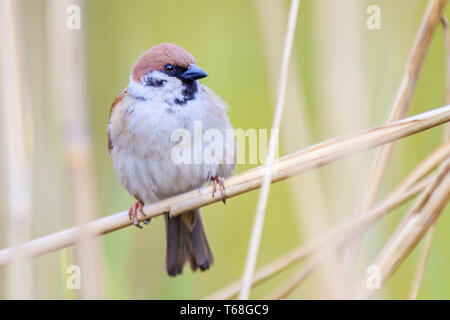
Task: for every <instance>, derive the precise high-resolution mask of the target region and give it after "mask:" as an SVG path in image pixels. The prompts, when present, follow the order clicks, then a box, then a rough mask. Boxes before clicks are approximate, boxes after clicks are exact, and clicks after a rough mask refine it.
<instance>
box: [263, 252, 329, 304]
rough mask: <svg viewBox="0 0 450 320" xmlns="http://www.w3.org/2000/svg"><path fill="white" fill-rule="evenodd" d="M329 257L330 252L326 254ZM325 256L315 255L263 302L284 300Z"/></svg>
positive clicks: (322, 254)
mask: <svg viewBox="0 0 450 320" xmlns="http://www.w3.org/2000/svg"><path fill="white" fill-rule="evenodd" d="M328 254H329V255H332V254H333V253H332V252H328ZM325 257H326V255H325V254H324V253H321V254H319V255H315V256H314V257H313V258H312V259H311V260H310V261H308V263H307V264H306V266H302V268H300V270H298V271H296V272H295V274H294V276H292V277H291V278H289V279H288V280H287V281H286V282H285V283H283V284H282V285H281V286H280V288H278V289H277V290H276V291H275V292H274V293H271V294H269V295H268V296H267V297H266V298H265V300H281V299H285V298H286V297H287V296H288V295H290V294H291V293H292V292H293V291H294V290H295V289H297V287H298V286H300V285H301V284H302V283H303V281H305V280H306V278H307V277H308V276H309V275H310V274H311V273H312V272H313V271H314V269H316V268H317V267H318V266H319V264H320V263H321V262H322V261H323V260H324V259H325Z"/></svg>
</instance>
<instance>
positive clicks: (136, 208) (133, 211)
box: [128, 201, 151, 229]
mask: <svg viewBox="0 0 450 320" xmlns="http://www.w3.org/2000/svg"><path fill="white" fill-rule="evenodd" d="M138 212H139V213H141V214H142V215H143V216H145V213H144V203H143V202H142V201H138V202H136V203H134V204H133V205H132V206H131V207H130V209H129V210H128V217H129V218H130V220H132V221H133V224H134V225H135V226H136V227H138V228H140V229H142V226H141V224H140V222H139V220H138V218H137V215H138ZM150 220H151V218H148V219H146V220H144V224H149V223H150Z"/></svg>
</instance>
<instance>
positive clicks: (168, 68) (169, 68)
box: [164, 64, 173, 71]
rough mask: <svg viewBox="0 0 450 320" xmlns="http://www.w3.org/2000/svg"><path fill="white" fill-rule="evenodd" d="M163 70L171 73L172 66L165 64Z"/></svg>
mask: <svg viewBox="0 0 450 320" xmlns="http://www.w3.org/2000/svg"><path fill="white" fill-rule="evenodd" d="M164 70H166V71H172V70H173V65H171V64H166V65H165V66H164Z"/></svg>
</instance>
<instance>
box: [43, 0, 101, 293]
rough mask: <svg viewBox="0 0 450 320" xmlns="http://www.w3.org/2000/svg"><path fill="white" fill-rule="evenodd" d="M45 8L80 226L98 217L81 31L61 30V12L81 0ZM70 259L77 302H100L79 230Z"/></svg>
mask: <svg viewBox="0 0 450 320" xmlns="http://www.w3.org/2000/svg"><path fill="white" fill-rule="evenodd" d="M49 4H50V5H49V6H48V9H49V16H52V17H53V19H51V21H52V23H50V24H49V25H48V29H49V30H48V31H49V32H48V33H49V34H50V35H51V37H50V41H51V43H52V45H51V46H50V48H51V49H50V50H51V55H52V61H53V63H52V71H53V72H52V78H53V80H54V86H55V93H56V94H55V96H56V97H57V100H58V101H57V104H58V105H59V114H60V117H61V123H62V135H63V148H64V153H65V163H66V168H67V176H68V189H69V190H68V192H69V195H70V197H69V202H70V204H69V205H68V208H70V210H69V214H70V215H71V217H72V221H74V223H75V224H76V225H80V226H83V225H85V224H87V223H88V222H90V221H92V220H94V219H96V218H97V217H98V216H99V210H98V207H99V205H98V203H97V198H98V196H97V187H96V181H95V175H94V155H93V144H92V138H91V133H90V130H89V116H88V110H89V109H88V105H87V96H86V87H85V84H86V82H87V79H86V75H85V72H84V71H85V69H86V66H85V59H84V31H83V30H84V28H81V30H71V29H68V28H66V16H65V15H62V14H61V12H65V11H66V8H67V7H69V5H77V6H79V7H82V5H83V1H81V0H77V1H73V0H65V1H61V0H52V1H51V2H50V3H49ZM75 260H76V263H77V264H78V265H80V267H81V269H82V270H83V278H82V281H83V284H82V289H81V290H80V294H81V296H82V298H85V299H101V298H102V297H103V293H102V291H103V289H102V272H101V270H102V269H103V267H102V261H101V260H102V259H101V250H100V244H99V242H98V240H97V239H92V238H91V237H89V233H87V232H84V230H83V228H82V229H81V233H80V241H79V243H78V244H77V246H76V247H75Z"/></svg>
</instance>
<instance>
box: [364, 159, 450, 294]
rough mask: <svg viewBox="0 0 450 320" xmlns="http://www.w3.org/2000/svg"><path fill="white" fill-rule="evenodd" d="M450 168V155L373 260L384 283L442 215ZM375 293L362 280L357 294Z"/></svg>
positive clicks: (447, 198)
mask: <svg viewBox="0 0 450 320" xmlns="http://www.w3.org/2000/svg"><path fill="white" fill-rule="evenodd" d="M449 172H450V158H449V159H447V160H446V161H445V162H444V164H443V165H442V167H441V168H440V170H439V173H438V174H437V175H436V177H435V178H434V179H433V180H432V181H431V183H430V184H429V185H428V186H427V187H426V189H425V190H424V191H423V192H422V193H421V195H420V197H419V198H418V199H417V201H416V203H415V204H414V205H413V207H412V208H411V210H410V211H409V212H408V214H407V215H406V216H405V218H404V219H403V221H402V223H401V224H400V225H399V227H398V228H397V230H396V231H395V233H394V235H392V236H391V238H390V239H389V241H388V242H387V244H386V245H385V246H384V248H383V250H382V251H381V253H380V254H379V255H378V257H377V259H376V260H375V262H374V263H373V265H375V266H377V267H378V268H379V274H380V275H381V284H384V283H385V282H386V281H387V280H388V279H389V278H390V277H391V275H392V274H393V273H394V272H395V271H396V270H397V269H398V268H399V266H400V265H401V263H402V262H403V261H404V260H405V259H406V258H407V257H408V256H409V254H410V253H411V251H412V250H413V249H414V248H415V246H416V245H417V243H418V242H419V241H420V240H421V239H422V237H423V236H424V235H425V233H426V232H427V231H428V229H429V228H430V227H431V226H432V225H433V224H434V223H435V221H436V220H437V219H438V218H439V216H440V214H441V212H442V210H443V209H444V208H445V206H446V204H447V202H448V200H449V197H450V174H449ZM372 293H373V290H370V289H369V288H368V287H367V286H365V283H362V284H361V285H360V289H359V290H358V292H357V297H358V298H363V299H365V298H368V297H370V295H371V294H372Z"/></svg>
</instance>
